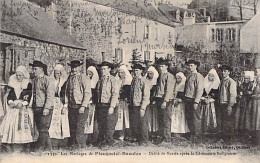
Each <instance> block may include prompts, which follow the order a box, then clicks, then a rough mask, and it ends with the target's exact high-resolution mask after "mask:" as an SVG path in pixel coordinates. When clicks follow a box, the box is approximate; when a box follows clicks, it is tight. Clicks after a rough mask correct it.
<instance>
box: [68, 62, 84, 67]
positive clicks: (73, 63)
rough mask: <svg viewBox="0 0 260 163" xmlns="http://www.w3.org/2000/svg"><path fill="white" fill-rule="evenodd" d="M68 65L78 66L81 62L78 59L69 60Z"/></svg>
mask: <svg viewBox="0 0 260 163" xmlns="http://www.w3.org/2000/svg"><path fill="white" fill-rule="evenodd" d="M68 65H69V66H70V67H78V66H81V65H83V62H80V61H79V60H74V61H71V62H70V63H68Z"/></svg>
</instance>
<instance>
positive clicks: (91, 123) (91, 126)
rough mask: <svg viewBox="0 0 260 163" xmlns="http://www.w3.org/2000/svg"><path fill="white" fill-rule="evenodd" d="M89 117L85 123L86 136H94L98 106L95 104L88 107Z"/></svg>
mask: <svg viewBox="0 0 260 163" xmlns="http://www.w3.org/2000/svg"><path fill="white" fill-rule="evenodd" d="M88 109H89V111H88V117H87V120H86V123H85V130H84V133H85V134H92V133H93V132H94V125H95V121H94V120H95V112H96V106H95V104H93V103H91V104H89V105H88Z"/></svg>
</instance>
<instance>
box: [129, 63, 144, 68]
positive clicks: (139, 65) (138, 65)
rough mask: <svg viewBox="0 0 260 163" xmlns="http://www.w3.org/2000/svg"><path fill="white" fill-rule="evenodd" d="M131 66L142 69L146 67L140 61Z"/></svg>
mask: <svg viewBox="0 0 260 163" xmlns="http://www.w3.org/2000/svg"><path fill="white" fill-rule="evenodd" d="M131 67H132V69H140V70H143V69H144V67H143V66H142V65H141V64H139V63H136V64H134V65H133V66H131Z"/></svg>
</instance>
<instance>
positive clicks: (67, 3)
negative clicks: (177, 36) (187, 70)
mask: <svg viewBox="0 0 260 163" xmlns="http://www.w3.org/2000/svg"><path fill="white" fill-rule="evenodd" d="M49 13H50V14H52V16H53V17H54V19H55V20H56V21H57V22H58V23H59V24H60V25H62V26H63V27H64V29H66V30H67V31H68V32H70V33H71V34H72V35H73V36H75V37H76V38H77V39H78V40H79V41H80V42H81V43H82V44H83V45H84V47H86V48H87V57H89V58H93V59H94V60H96V61H97V62H101V61H103V60H107V61H111V62H115V63H125V64H127V65H130V63H129V62H131V61H132V60H141V61H151V62H154V60H155V58H156V57H157V58H159V57H171V56H173V55H174V45H175V40H174V32H175V29H174V27H175V26H174V23H172V22H171V21H170V20H169V19H168V18H167V17H166V16H165V15H163V14H162V13H161V12H160V11H158V9H156V7H155V6H153V5H146V4H144V2H143V1H132V0H118V1H116V2H115V1H114V0H108V1H102V0H87V1H80V0H60V1H56V2H55V3H54V4H53V5H52V8H51V9H50V11H49Z"/></svg>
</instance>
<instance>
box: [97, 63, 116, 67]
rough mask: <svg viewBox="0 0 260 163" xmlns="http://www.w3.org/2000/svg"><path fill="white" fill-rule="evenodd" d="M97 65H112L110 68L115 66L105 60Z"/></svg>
mask: <svg viewBox="0 0 260 163" xmlns="http://www.w3.org/2000/svg"><path fill="white" fill-rule="evenodd" d="M97 66H98V67H102V66H108V67H110V68H113V67H114V65H113V64H112V63H110V62H107V61H103V62H102V63H101V64H98V65H97Z"/></svg>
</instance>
